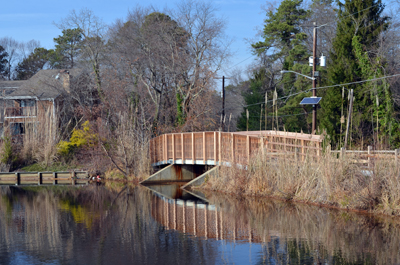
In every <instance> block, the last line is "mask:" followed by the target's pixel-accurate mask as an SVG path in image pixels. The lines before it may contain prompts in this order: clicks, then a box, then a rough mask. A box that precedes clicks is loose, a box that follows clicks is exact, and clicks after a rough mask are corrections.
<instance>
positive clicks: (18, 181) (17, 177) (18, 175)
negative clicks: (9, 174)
mask: <svg viewBox="0 0 400 265" xmlns="http://www.w3.org/2000/svg"><path fill="white" fill-rule="evenodd" d="M15 185H16V186H19V185H21V173H19V172H16V173H15Z"/></svg>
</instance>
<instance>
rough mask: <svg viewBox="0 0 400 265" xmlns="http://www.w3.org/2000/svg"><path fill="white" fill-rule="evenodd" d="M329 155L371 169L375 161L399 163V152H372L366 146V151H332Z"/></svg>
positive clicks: (369, 147)
mask: <svg viewBox="0 0 400 265" xmlns="http://www.w3.org/2000/svg"><path fill="white" fill-rule="evenodd" d="M330 152H331V154H333V155H334V156H336V157H337V158H341V159H346V160H350V161H351V162H352V163H354V164H359V165H360V166H362V167H367V168H372V167H373V166H374V163H375V162H376V161H377V160H384V159H386V160H394V161H395V162H396V163H398V162H399V155H400V150H399V149H395V150H373V148H372V146H368V147H367V150H345V149H344V148H341V149H340V150H332V151H330Z"/></svg>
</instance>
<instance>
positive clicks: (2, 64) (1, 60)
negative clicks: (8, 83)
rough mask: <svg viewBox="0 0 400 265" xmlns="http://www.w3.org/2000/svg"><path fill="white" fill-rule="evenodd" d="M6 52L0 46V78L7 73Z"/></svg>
mask: <svg viewBox="0 0 400 265" xmlns="http://www.w3.org/2000/svg"><path fill="white" fill-rule="evenodd" d="M7 56H8V54H7V52H6V51H5V50H4V48H3V47H2V46H0V78H1V77H3V76H5V75H6V71H7V63H8V61H7V59H6V58H7Z"/></svg>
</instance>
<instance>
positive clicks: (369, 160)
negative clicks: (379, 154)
mask: <svg viewBox="0 0 400 265" xmlns="http://www.w3.org/2000/svg"><path fill="white" fill-rule="evenodd" d="M367 150H368V153H367V155H368V168H371V151H372V146H370V145H368V147H367Z"/></svg>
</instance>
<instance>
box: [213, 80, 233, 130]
mask: <svg viewBox="0 0 400 265" xmlns="http://www.w3.org/2000/svg"><path fill="white" fill-rule="evenodd" d="M214 79H222V111H221V125H220V130H221V131H224V130H225V79H230V78H229V77H225V76H222V78H221V77H215V78H214Z"/></svg>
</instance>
